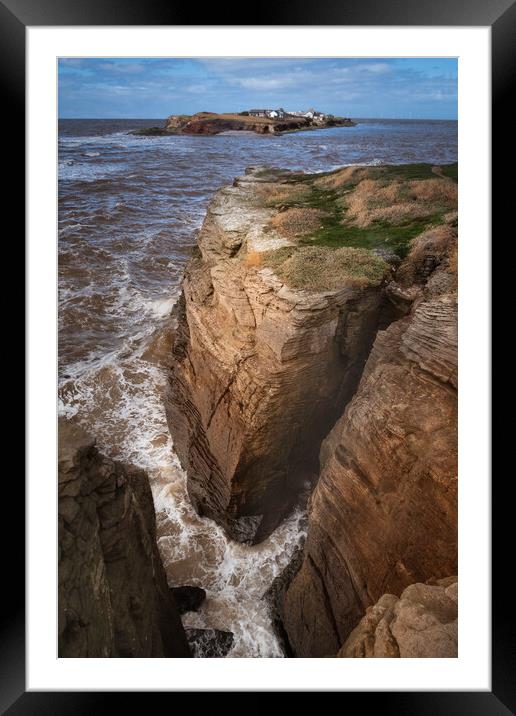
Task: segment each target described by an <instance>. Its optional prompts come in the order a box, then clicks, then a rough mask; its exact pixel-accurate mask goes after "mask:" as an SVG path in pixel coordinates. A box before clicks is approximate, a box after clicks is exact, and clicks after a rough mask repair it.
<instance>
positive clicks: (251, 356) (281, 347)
mask: <svg viewBox="0 0 516 716" xmlns="http://www.w3.org/2000/svg"><path fill="white" fill-rule="evenodd" d="M302 181H303V177H299V175H291V174H289V173H286V172H279V171H267V170H263V169H255V170H249V171H248V172H247V173H246V175H245V176H243V177H240V178H238V179H237V180H235V182H234V183H233V186H231V187H225V188H224V189H222V190H220V191H219V192H218V193H217V194H216V195H215V197H214V198H213V200H212V202H211V204H210V206H209V209H208V212H207V215H206V218H205V221H204V224H203V227H202V230H201V232H200V236H199V239H198V248H197V249H196V251H195V253H194V256H193V258H192V259H191V260H190V262H189V264H188V266H187V269H186V272H185V277H184V280H183V293H182V297H181V299H180V301H179V304H178V308H177V317H178V332H177V336H176V341H175V344H174V349H173V366H172V370H171V377H170V392H169V396H168V400H167V415H168V421H169V426H170V430H171V433H172V437H173V440H174V447H175V450H176V451H177V454H178V455H179V457H180V460H181V463H182V465H183V467H184V469H185V470H186V472H187V475H188V491H189V495H190V498H191V500H192V502H193V504H194V506H195V507H196V509H197V510H198V512H199V513H200V514H201V515H207V516H209V517H211V518H213V519H215V520H216V521H217V522H218V523H219V524H221V525H223V526H224V528H225V529H226V530H227V532H228V533H229V535H230V536H231V537H233V538H234V539H237V540H241V541H258V540H260V539H262V538H264V537H265V536H266V535H267V534H268V533H269V532H270V531H271V530H272V529H274V527H275V526H276V525H277V524H278V523H279V522H280V521H281V519H282V518H283V517H284V516H285V515H286V514H287V512H288V511H289V510H290V509H291V508H292V506H293V505H294V504H295V503H296V500H297V498H298V495H299V493H300V491H301V490H302V488H303V486H304V485H306V483H307V482H309V481H313V480H314V479H315V478H316V476H317V473H318V470H319V459H318V453H319V445H320V442H321V440H322V439H323V438H324V437H325V436H326V434H327V433H328V431H329V430H330V428H331V426H332V425H333V424H334V422H335V420H336V419H337V418H338V417H339V416H340V415H341V414H342V410H343V408H344V406H345V405H346V403H347V401H348V400H349V398H350V397H351V395H352V394H353V392H354V390H355V388H356V385H357V382H358V380H359V378H360V375H361V372H362V369H363V365H364V361H365V359H366V357H367V355H368V352H369V350H370V347H371V343H372V341H373V339H374V336H375V334H376V330H377V327H378V322H379V317H380V313H381V297H382V280H383V279H382V275H383V274H384V273H386V272H387V271H388V269H387V266H386V265H385V264H384V263H383V262H382V261H380V260H379V259H375V261H376V263H374V268H375V270H377V269H378V266H380V269H379V273H378V275H376V274H375V276H376V278H375V280H367V279H365V278H363V279H362V278H359V279H354V278H349V277H344V278H343V279H342V280H341V281H340V282H339V283H338V287H337V288H331V289H329V290H328V289H327V288H326V287H325V286H324V285H323V286H322V287H320V288H317V287H315V288H314V287H311V289H310V290H309V291H307V290H304V289H303V288H294V287H292V286H289V285H288V283H287V282H286V281H285V280H284V279H282V278H280V277H279V276H278V273H277V272H276V271H275V270H274V269H273V268H271V267H270V266H268V265H267V260H266V257H268V256H270V255H274V256H276V254H277V252H278V250H282V249H288V251H290V250H291V247H293V248H292V250H294V249H296V239H295V236H294V237H290V238H289V237H288V235H287V232H286V231H285V230H282V229H283V228H284V227H281V226H280V228H277V224H276V223H275V219H276V217H277V216H278V215H279V213H281V209H280V208H278V206H277V205H276V204H273V202H272V201H271V197H272V196H273V195H274V194H275V193H277V192H278V191H280V193H281V192H282V191H285V192H286V193H287V194H288V193H289V192H290V191H294V192H298V191H300V192H302V191H304V186H303V185H302ZM307 215H308V217H309V218H312V219H313V212H312V213H308V214H307ZM285 216H286V218H289V217H290V215H288V216H287V215H285ZM296 250H297V249H296ZM310 251H311V249H310ZM316 253H317V252H316ZM318 256H319V255H318V254H317V255H316V256H315V257H312V258H314V259H317V258H318ZM324 256H326V253H324ZM356 256H357V257H358V258H359V259H360V260H362V259H363V256H362V254H361V253H360V252H359V251H357V253H356ZM264 257H265V258H264ZM344 258H346V257H344ZM353 258H355V254H353ZM373 258H374V257H373ZM377 264H378V266H377ZM317 266H319V264H317V263H315V262H314V267H315V268H314V272H315V270H316V268H317ZM308 273H309V274H310V268H308ZM308 278H310V276H309V277H308Z"/></svg>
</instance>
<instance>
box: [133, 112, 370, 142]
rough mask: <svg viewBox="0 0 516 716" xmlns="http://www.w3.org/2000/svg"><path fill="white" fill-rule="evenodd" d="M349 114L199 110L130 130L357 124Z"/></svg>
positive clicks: (156, 132) (268, 130)
mask: <svg viewBox="0 0 516 716" xmlns="http://www.w3.org/2000/svg"><path fill="white" fill-rule="evenodd" d="M355 124H356V122H354V121H353V120H352V119H350V118H349V117H335V116H334V115H333V114H325V113H324V112H318V111H317V110H315V109H309V110H308V111H307V112H303V111H299V112H293V111H286V110H284V109H283V108H279V109H249V110H246V111H244V112H238V113H232V112H228V113H223V114H219V113H217V112H197V113H196V114H193V115H187V114H173V115H171V116H170V117H168V118H167V120H166V121H165V125H164V126H163V127H148V128H144V129H136V130H134V131H132V132H130V134H135V135H139V136H145V137H163V136H168V135H175V134H221V133H223V132H242V131H244V132H255V133H256V134H285V133H287V132H300V131H306V130H309V129H325V128H328V127H354V126H355Z"/></svg>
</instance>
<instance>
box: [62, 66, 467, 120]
mask: <svg viewBox="0 0 516 716" xmlns="http://www.w3.org/2000/svg"><path fill="white" fill-rule="evenodd" d="M58 70H59V85H58V87H59V116H60V117H61V118H133V117H134V118H142V119H150V118H153V119H161V118H163V119H164V118H165V117H168V116H169V115H171V114H194V113H195V112H201V111H210V112H240V111H243V110H245V109H250V108H277V107H283V108H284V109H286V110H307V109H309V108H310V107H314V108H315V109H317V110H319V111H321V112H328V113H331V114H335V115H338V116H344V117H363V118H365V117H375V118H385V119H387V118H393V119H405V118H407V119H457V60H456V59H453V58H400V59H393V58H386V59H382V58H371V59H364V58H321V59H314V58H198V59H193V58H182V59H177V58H141V57H133V58H113V57H110V58H72V57H70V58H61V59H60V60H59V67H58Z"/></svg>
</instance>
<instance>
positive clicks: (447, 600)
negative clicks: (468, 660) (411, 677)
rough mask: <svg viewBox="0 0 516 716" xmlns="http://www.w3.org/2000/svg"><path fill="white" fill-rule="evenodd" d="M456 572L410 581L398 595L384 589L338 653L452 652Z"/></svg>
mask: <svg viewBox="0 0 516 716" xmlns="http://www.w3.org/2000/svg"><path fill="white" fill-rule="evenodd" d="M457 600H458V584H457V578H456V577H449V578H447V579H441V580H438V582H437V584H436V585H428V584H412V585H411V586H410V587H407V589H405V590H404V591H403V592H402V594H401V596H400V597H399V598H398V597H396V596H394V595H393V594H384V595H383V596H382V597H381V598H380V599H379V600H378V602H377V603H376V604H375V605H374V606H372V607H368V609H367V612H366V615H365V616H364V617H363V618H362V619H361V620H360V622H359V624H358V626H356V627H355V629H353V631H352V632H351V634H350V635H349V637H348V638H347V640H346V643H345V644H344V645H343V646H342V648H341V649H340V650H339V652H338V654H337V656H338V657H340V658H364V657H373V658H388V657H394V658H398V657H402V658H453V657H456V656H457V643H458V641H457V639H458V635H457Z"/></svg>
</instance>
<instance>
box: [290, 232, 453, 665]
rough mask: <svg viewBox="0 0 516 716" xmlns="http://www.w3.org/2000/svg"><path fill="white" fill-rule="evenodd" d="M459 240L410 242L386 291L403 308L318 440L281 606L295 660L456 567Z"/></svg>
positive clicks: (326, 647)
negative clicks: (302, 528)
mask: <svg viewBox="0 0 516 716" xmlns="http://www.w3.org/2000/svg"><path fill="white" fill-rule="evenodd" d="M456 247H457V243H456V231H455V229H454V228H453V226H449V225H441V226H439V227H437V228H435V229H432V230H430V231H427V232H425V233H423V234H422V235H421V236H419V237H418V238H417V239H415V240H414V241H413V243H412V246H411V250H410V252H409V254H408V256H407V258H406V260H405V261H404V262H403V263H402V264H401V266H400V268H399V269H398V272H397V282H392V283H391V284H389V286H388V287H387V289H386V296H387V297H388V298H390V299H391V300H392V301H393V302H394V303H396V305H398V306H399V305H400V304H402V303H405V306H406V310H408V313H407V315H406V316H404V317H403V318H400V319H399V320H397V321H394V322H393V323H391V325H390V326H389V327H388V328H387V329H386V330H383V331H380V332H379V333H378V336H377V338H376V340H375V342H374V345H373V348H372V351H371V354H370V356H369V358H368V361H367V363H366V365H365V368H364V372H363V375H362V378H361V381H360V384H359V386H358V389H357V391H356V393H355V395H354V397H353V399H352V400H351V402H350V403H349V405H348V407H347V408H346V411H345V412H344V414H343V416H342V417H341V418H340V419H339V420H338V421H337V423H336V424H335V426H334V427H333V429H332V431H331V432H330V434H329V436H328V437H327V438H326V440H325V441H324V442H323V445H322V448H321V455H320V460H321V473H320V478H319V481H318V483H317V486H316V488H315V490H314V492H313V494H312V496H311V500H310V505H309V531H308V538H307V542H306V546H305V557H304V561H303V565H302V567H301V569H300V570H299V571H298V573H297V575H296V577H295V578H294V580H293V581H292V582H291V585H290V587H289V589H288V591H287V593H286V596H285V599H284V601H283V605H282V609H281V613H282V617H283V622H284V628H285V630H286V632H287V634H288V638H289V641H290V645H291V647H292V649H293V651H294V653H295V654H296V655H298V656H327V655H334V654H335V653H336V652H337V651H338V650H339V649H340V647H341V646H342V644H343V643H344V642H345V641H346V639H347V638H348V636H349V634H350V632H351V630H352V629H353V628H354V627H355V626H356V624H357V622H358V621H359V620H360V618H361V617H362V616H363V614H364V613H365V611H366V609H367V608H368V607H369V606H371V605H372V604H374V603H375V602H376V601H377V600H378V599H380V597H381V596H382V595H383V594H384V593H390V594H394V595H400V594H401V593H402V592H403V590H404V589H406V588H407V587H408V586H409V585H411V584H412V583H414V582H426V581H427V580H429V579H435V578H444V577H447V576H448V575H450V574H454V573H456V571H457V292H456V287H457V283H456V281H457V276H456Z"/></svg>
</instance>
